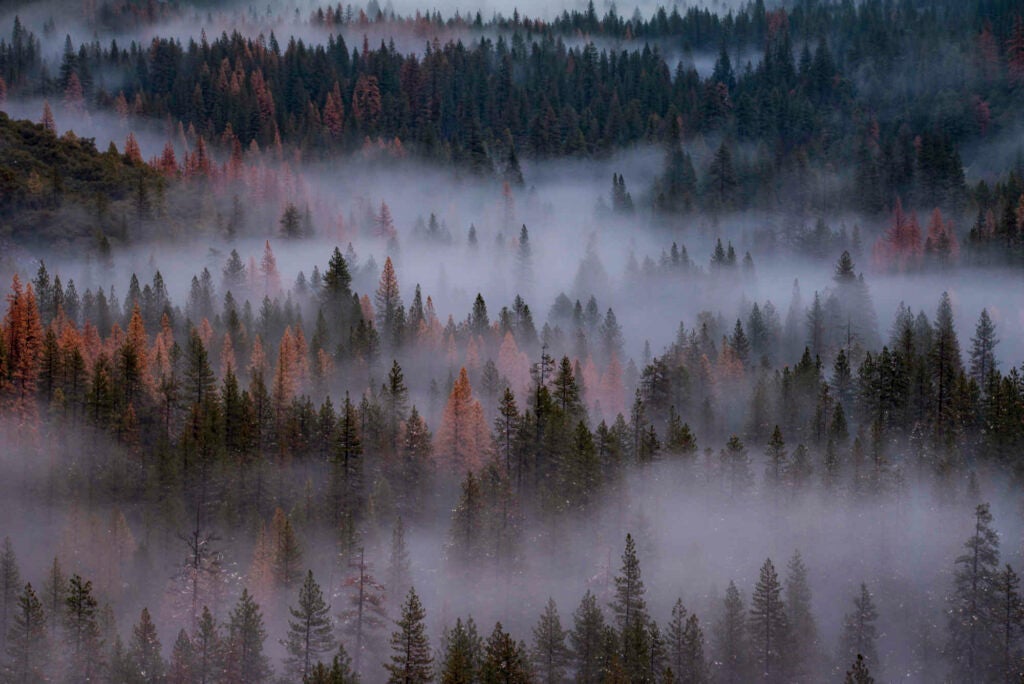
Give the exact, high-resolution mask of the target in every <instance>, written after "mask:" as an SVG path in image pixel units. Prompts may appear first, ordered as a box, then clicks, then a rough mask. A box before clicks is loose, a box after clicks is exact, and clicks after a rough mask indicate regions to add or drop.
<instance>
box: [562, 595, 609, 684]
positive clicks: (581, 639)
mask: <svg viewBox="0 0 1024 684" xmlns="http://www.w3.org/2000/svg"><path fill="white" fill-rule="evenodd" d="M606 631H607V627H606V625H605V621H604V614H603V613H602V612H601V607H600V606H599V605H598V604H597V597H595V596H594V594H593V593H591V592H590V590H589V589H588V590H587V593H586V594H584V595H583V599H582V600H581V601H580V605H579V607H578V608H577V609H576V611H575V612H574V613H573V627H572V631H570V632H569V645H570V650H571V653H572V664H573V670H575V672H576V681H577V682H579V684H598V682H601V681H602V679H603V671H604V660H605V659H604V650H605V649H604V646H605V641H606V639H605V633H606Z"/></svg>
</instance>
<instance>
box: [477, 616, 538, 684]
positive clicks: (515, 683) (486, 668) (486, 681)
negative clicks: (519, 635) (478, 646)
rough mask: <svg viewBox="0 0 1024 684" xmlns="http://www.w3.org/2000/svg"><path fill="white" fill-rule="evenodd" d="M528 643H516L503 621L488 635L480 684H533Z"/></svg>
mask: <svg viewBox="0 0 1024 684" xmlns="http://www.w3.org/2000/svg"><path fill="white" fill-rule="evenodd" d="M531 682H533V677H532V676H531V674H530V664H529V658H528V656H527V654H526V645H525V644H522V643H518V644H517V643H516V641H515V640H514V639H513V638H512V635H511V634H509V633H508V632H506V631H505V630H504V629H503V628H502V626H501V623H500V622H498V623H496V624H495V625H494V631H493V632H491V635H490V636H489V637H487V645H486V646H485V648H484V661H483V664H482V665H481V667H480V684H531Z"/></svg>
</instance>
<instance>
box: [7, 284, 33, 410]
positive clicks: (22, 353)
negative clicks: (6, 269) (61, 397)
mask: <svg viewBox="0 0 1024 684" xmlns="http://www.w3.org/2000/svg"><path fill="white" fill-rule="evenodd" d="M42 350H43V327H42V323H41V322H40V318H39V307H38V306H37V305H36V296H35V293H34V292H33V291H32V285H31V284H26V285H24V286H23V285H22V284H21V280H20V279H19V278H18V276H17V275H15V276H14V280H13V282H12V283H11V292H10V294H8V295H7V314H6V316H4V322H3V357H4V359H5V362H4V364H3V366H2V367H0V370H3V374H2V376H0V397H2V402H3V407H4V409H5V410H7V411H10V412H13V413H14V414H15V415H17V416H18V418H19V419H20V420H21V421H23V422H33V421H34V420H35V418H36V417H37V415H38V411H37V406H36V381H37V379H38V376H39V360H40V357H41V355H42Z"/></svg>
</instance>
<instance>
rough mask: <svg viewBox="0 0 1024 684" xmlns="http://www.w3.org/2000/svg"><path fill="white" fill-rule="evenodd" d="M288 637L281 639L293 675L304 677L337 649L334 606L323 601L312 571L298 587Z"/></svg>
mask: <svg viewBox="0 0 1024 684" xmlns="http://www.w3.org/2000/svg"><path fill="white" fill-rule="evenodd" d="M288 612H289V613H290V614H291V619H290V620H288V636H287V638H286V639H285V640H284V641H282V643H283V644H284V646H285V649H286V650H287V651H288V656H287V658H286V659H285V666H286V668H287V670H288V672H289V673H290V674H291V676H293V677H295V678H296V679H298V678H302V679H305V678H306V676H307V675H309V673H310V671H311V669H312V667H313V665H314V664H316V662H317V661H318V660H319V658H320V656H321V655H324V654H326V653H328V652H329V651H332V650H334V643H335V641H334V634H333V625H332V624H331V607H330V606H329V605H327V604H326V603H325V602H324V597H323V592H321V591H320V585H318V584H317V583H316V580H314V579H313V571H312V570H308V571H307V572H306V579H305V581H304V582H303V583H302V586H301V587H300V588H299V603H298V605H297V606H296V607H293V608H289V609H288Z"/></svg>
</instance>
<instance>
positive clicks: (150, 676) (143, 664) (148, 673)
mask: <svg viewBox="0 0 1024 684" xmlns="http://www.w3.org/2000/svg"><path fill="white" fill-rule="evenodd" d="M128 656H129V659H130V661H131V664H132V667H133V668H134V669H135V670H136V672H138V676H139V677H140V678H141V680H142V681H144V682H159V681H162V680H163V677H164V671H165V669H166V663H164V659H163V657H162V656H161V655H160V639H159V637H158V636H157V633H156V625H155V624H153V620H152V618H150V616H149V610H148V609H146V608H143V609H142V614H141V615H140V616H139V622H138V624H136V625H135V627H134V628H132V640H131V644H130V645H129V647H128Z"/></svg>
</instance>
